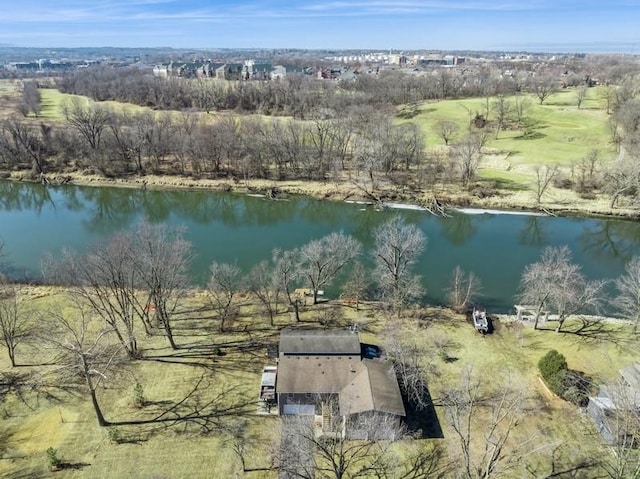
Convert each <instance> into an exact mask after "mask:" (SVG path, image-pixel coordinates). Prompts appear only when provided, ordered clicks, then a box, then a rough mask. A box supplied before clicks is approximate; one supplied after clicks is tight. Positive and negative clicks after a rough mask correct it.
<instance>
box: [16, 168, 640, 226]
mask: <svg viewBox="0 0 640 479" xmlns="http://www.w3.org/2000/svg"><path fill="white" fill-rule="evenodd" d="M6 179H8V180H15V181H41V182H44V183H48V184H74V185H79V186H118V187H128V188H155V189H158V188H172V189H173V188H180V189H205V190H217V191H231V192H235V193H249V194H264V195H265V196H267V197H270V198H281V197H285V196H287V195H304V196H309V197H313V198H317V199H323V200H331V201H345V200H350V201H364V202H373V200H372V198H371V197H370V196H367V194H366V193H364V192H363V189H362V188H360V187H358V186H357V185H356V184H355V183H353V182H351V181H349V180H348V179H346V178H345V179H344V180H339V181H324V182H321V181H303V180H282V181H276V180H265V179H250V180H237V179H227V178H222V179H194V178H191V177H186V176H168V175H145V176H130V177H125V178H105V177H103V176H99V175H90V174H83V173H82V172H69V173H62V174H52V175H47V176H44V177H42V178H38V179H36V180H34V179H31V178H29V177H28V176H27V175H26V174H24V173H23V172H18V173H12V174H11V175H9V176H8V177H7V178H6ZM375 195H376V197H378V198H380V199H381V200H382V201H383V202H390V203H391V202H392V203H396V204H397V203H405V204H407V205H414V206H421V207H426V208H427V209H430V208H431V207H432V205H433V204H434V203H436V202H437V204H438V205H443V206H444V207H448V208H472V209H488V210H503V211H528V212H542V213H545V214H551V215H563V216H574V215H575V216H595V217H612V218H626V219H638V218H639V217H640V211H638V210H637V209H634V208H630V207H615V208H611V207H610V198H609V197H608V196H607V195H604V194H596V195H594V196H593V197H590V198H584V197H581V196H580V195H578V194H577V193H575V192H574V191H571V190H566V189H560V188H555V187H553V186H550V187H549V190H548V192H547V193H546V194H545V196H544V198H543V201H541V202H540V204H538V203H537V202H536V198H535V195H534V194H533V192H532V191H525V190H520V189H517V190H509V189H504V188H503V189H499V188H496V189H493V188H491V186H490V183H482V182H479V183H477V185H476V186H475V187H473V188H471V189H468V190H464V189H462V188H461V187H460V186H458V185H453V184H444V185H443V184H438V185H433V186H431V187H429V188H424V189H421V190H417V191H410V190H409V189H407V188H400V187H396V186H393V185H387V186H383V187H381V188H379V189H378V190H376V192H375Z"/></svg>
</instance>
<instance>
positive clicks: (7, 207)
mask: <svg viewBox="0 0 640 479" xmlns="http://www.w3.org/2000/svg"><path fill="white" fill-rule="evenodd" d="M393 215H402V216H403V217H404V218H405V219H406V220H407V221H408V222H410V223H412V224H415V225H417V226H418V227H419V228H420V229H422V231H424V233H425V234H426V236H427V248H426V250H425V252H424V253H423V255H422V257H421V258H420V261H419V263H418V265H417V272H418V273H419V274H421V275H422V277H423V281H424V285H425V287H426V289H427V292H428V293H427V298H426V300H427V301H429V302H431V303H436V304H439V303H442V302H443V301H444V293H445V289H446V288H447V286H448V283H449V281H450V275H451V271H452V270H453V268H454V267H455V266H456V265H460V266H461V267H462V268H463V269H464V270H466V271H473V272H474V273H475V274H476V275H477V276H478V277H479V278H480V280H481V281H482V285H483V288H482V293H483V294H482V297H481V298H480V302H482V304H483V305H485V306H486V307H487V308H488V309H490V310H491V311H495V312H507V311H509V310H510V308H511V307H512V305H513V297H514V295H515V294H516V293H517V288H518V282H519V279H520V276H521V274H522V271H523V269H524V267H525V266H526V265H527V264H528V263H531V262H533V261H535V260H536V259H537V258H538V257H539V255H540V252H541V250H542V249H543V248H544V247H545V246H547V245H557V246H561V245H568V246H569V247H570V248H571V250H572V253H573V259H574V261H575V262H577V263H579V264H580V265H581V266H582V268H583V272H584V273H585V274H586V275H587V276H588V277H589V278H593V279H596V278H602V279H610V278H615V277H617V276H618V275H620V273H621V272H622V271H623V269H624V264H625V262H626V261H628V260H629V259H630V257H631V256H632V255H633V254H638V252H640V224H639V223H638V222H632V221H624V220H614V219H593V218H553V217H536V216H525V215H500V214H483V215H468V214H455V215H454V216H452V217H450V218H437V217H435V216H433V215H431V214H429V213H427V212H422V211H414V210H384V211H375V210H373V209H371V208H366V207H364V206H362V205H357V204H348V203H336V202H328V201H319V200H314V199H310V198H305V197H294V198H291V199H289V200H286V201H270V200H265V199H263V198H256V197H252V196H247V195H240V194H232V193H221V192H212V191H203V190H153V189H146V190H142V189H134V188H117V187H80V186H73V185H65V186H46V187H45V186H42V185H38V184H30V183H19V182H8V181H0V238H2V239H3V240H4V242H5V255H6V257H5V259H4V260H5V263H6V264H5V265H4V266H3V269H4V270H5V271H6V272H7V273H8V274H9V275H10V276H11V277H13V278H15V279H25V278H38V276H39V271H40V264H41V260H42V258H43V255H44V254H45V253H53V254H54V255H55V254H56V253H59V252H60V251H61V250H62V249H63V248H73V249H76V250H84V249H85V248H87V247H88V245H90V244H92V243H93V242H95V241H98V240H99V239H102V238H105V237H108V236H109V235H111V234H112V233H114V232H116V231H119V230H123V229H131V228H133V227H135V226H136V225H137V224H138V223H139V222H141V221H143V220H147V221H149V222H152V223H167V224H169V225H181V226H184V227H185V228H186V231H187V233H186V236H187V237H188V239H189V240H190V241H191V242H192V243H193V245H194V249H195V252H196V255H197V256H196V261H195V262H194V265H193V268H192V277H193V281H194V284H200V285H202V284H205V283H206V278H207V271H208V267H209V264H211V262H212V261H214V260H217V261H225V262H234V261H236V262H237V263H238V265H239V266H240V267H242V268H243V269H245V270H248V269H249V268H250V267H251V266H252V265H253V264H255V263H257V262H258V261H260V260H262V259H268V258H269V257H270V255H271V251H272V250H273V249H274V248H281V249H290V248H294V247H297V246H301V245H302V244H304V243H306V242H308V241H309V240H311V239H316V238H320V237H322V236H324V235H326V234H328V233H330V232H332V231H343V232H344V233H347V234H352V235H354V236H355V237H356V238H358V239H359V240H360V241H361V242H362V243H363V245H364V251H365V255H366V252H367V251H369V250H370V249H371V248H372V246H373V237H372V233H373V230H374V228H375V227H376V226H378V225H380V224H382V223H384V222H385V221H386V220H388V219H389V218H391V217H392V216H393ZM327 293H328V294H329V295H331V294H335V289H331V288H328V291H327Z"/></svg>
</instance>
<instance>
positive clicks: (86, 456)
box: [0, 289, 637, 479]
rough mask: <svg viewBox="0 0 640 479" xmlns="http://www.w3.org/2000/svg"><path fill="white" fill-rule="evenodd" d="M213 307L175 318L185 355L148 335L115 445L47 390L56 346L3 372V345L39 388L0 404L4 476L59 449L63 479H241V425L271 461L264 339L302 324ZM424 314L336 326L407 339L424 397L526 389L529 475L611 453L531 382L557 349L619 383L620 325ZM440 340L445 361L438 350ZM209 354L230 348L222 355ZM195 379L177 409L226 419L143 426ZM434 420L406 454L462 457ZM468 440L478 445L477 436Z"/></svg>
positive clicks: (245, 309) (60, 301)
mask: <svg viewBox="0 0 640 479" xmlns="http://www.w3.org/2000/svg"><path fill="white" fill-rule="evenodd" d="M27 298H29V302H30V303H31V304H32V305H33V306H34V307H35V308H37V309H38V310H40V311H43V312H46V311H47V309H48V308H50V307H51V306H52V305H55V306H56V307H58V308H60V307H62V305H64V304H66V301H67V300H66V299H65V298H66V296H65V295H64V294H63V293H61V292H59V291H55V290H54V292H51V291H46V290H45V292H44V293H43V292H42V289H40V290H36V292H35V293H31V295H30V296H27ZM206 305H207V302H206V301H205V298H204V297H203V296H202V295H199V294H194V295H192V296H190V298H189V300H188V302H187V304H186V305H185V310H184V313H183V314H182V315H181V316H180V318H179V319H178V320H177V322H176V327H175V334H176V341H177V342H178V344H179V345H181V346H182V348H181V349H180V350H178V351H172V350H170V349H169V348H168V347H167V344H166V341H165V339H164V338H162V337H161V336H160V335H156V336H152V337H148V338H147V337H144V335H143V334H142V332H140V334H139V340H140V342H141V343H142V345H143V347H144V350H145V359H144V360H138V361H134V362H132V363H130V364H129V365H128V366H127V367H126V368H125V369H122V370H121V372H120V373H119V374H118V375H116V376H113V377H110V378H109V381H107V382H105V383H104V388H101V389H100V390H99V400H100V403H101V405H102V407H103V412H104V414H105V416H106V418H107V420H109V421H112V422H114V423H119V422H120V423H125V422H132V421H133V422H136V421H138V424H121V425H119V426H116V428H117V431H118V433H119V434H120V436H121V441H120V443H114V442H113V438H112V437H111V438H110V436H109V429H111V430H113V427H111V428H101V427H99V426H98V425H97V422H96V419H95V415H94V412H93V409H92V407H91V403H90V401H89V398H88V396H87V394H86V393H83V390H82V389H81V388H78V389H76V390H67V389H66V388H64V387H63V386H65V385H64V384H56V383H55V382H52V381H53V378H55V377H56V376H55V375H54V372H55V368H56V367H55V366H53V365H49V366H47V365H40V366H35V364H40V363H47V362H48V361H49V360H50V359H51V358H52V352H51V351H49V350H48V349H47V348H45V347H42V345H41V344H30V345H24V346H21V347H20V348H19V350H18V355H17V359H18V362H19V363H21V364H32V365H33V366H24V365H23V366H20V367H18V368H14V369H11V368H10V367H9V366H8V363H7V360H6V357H5V354H4V351H1V353H2V356H0V371H1V372H2V373H9V372H12V373H16V374H29V373H34V374H35V376H34V381H35V380H37V381H39V382H40V384H41V386H40V387H39V388H38V389H37V390H30V389H29V388H28V387H25V389H24V390H23V391H21V392H22V395H20V396H19V395H14V394H8V395H7V396H6V397H5V398H4V401H3V402H2V403H0V412H1V413H2V419H1V420H0V421H1V422H0V431H1V434H2V449H1V450H2V456H1V460H0V476H2V477H49V476H48V475H49V474H50V472H48V464H47V458H46V454H45V451H46V450H47V448H49V447H53V448H55V449H57V451H58V455H59V456H60V458H61V459H62V460H63V461H64V462H65V463H66V464H67V467H66V468H65V469H63V470H62V471H59V472H56V473H55V475H56V477H64V478H83V477H104V478H112V477H113V478H122V477H136V478H148V479H152V478H159V477H171V478H173V477H190V478H200V477H202V478H211V477H215V478H218V477H219V478H228V477H235V475H236V474H237V475H238V477H243V473H242V468H241V464H240V460H239V459H238V456H237V455H236V454H235V453H234V451H233V449H232V443H231V441H230V439H229V435H228V434H225V433H224V430H225V429H226V428H228V427H229V426H230V425H231V424H234V423H237V422H238V421H243V424H244V426H243V431H244V433H245V435H246V436H247V437H249V438H251V441H250V442H249V443H248V445H247V451H248V454H247V458H248V463H247V466H248V467H255V468H260V467H266V466H268V465H269V464H270V455H269V451H270V450H271V448H272V446H273V445H274V444H277V443H278V440H279V438H278V432H277V431H278V427H277V424H278V422H277V418H276V417H274V416H260V415H256V414H255V412H256V408H255V402H254V398H255V397H256V395H257V392H258V387H259V380H260V379H259V378H260V371H261V369H262V366H263V365H264V364H266V363H268V362H270V361H272V360H269V359H268V358H266V356H265V352H266V345H267V344H274V343H275V342H277V340H278V334H279V329H280V328H283V327H287V326H296V325H295V323H294V322H293V319H292V318H291V316H290V315H289V314H288V313H282V314H280V315H279V316H278V318H277V327H275V328H274V327H270V326H269V325H268V323H267V321H265V319H264V317H263V316H261V315H260V314H256V311H255V307H254V306H252V305H251V303H250V302H248V298H246V297H245V298H244V299H242V305H241V308H240V316H239V318H238V319H237V320H235V321H234V322H232V323H230V326H231V331H230V332H228V333H224V334H223V333H219V332H218V331H217V326H218V324H217V321H216V320H215V316H214V314H213V313H212V312H211V310H209V309H208V308H206ZM203 306H205V309H203V308H202V307H203ZM327 306H331V304H330V303H329V304H324V305H318V306H313V307H309V308H308V309H306V310H305V311H304V313H303V320H304V321H305V322H304V323H302V326H303V327H310V326H318V318H321V317H325V318H326V316H325V315H324V313H323V310H324V308H326V307H327ZM336 306H337V304H336ZM417 316H419V317H421V319H420V320H417V319H416V318H411V319H401V320H398V319H396V318H393V319H389V318H385V317H384V316H383V315H381V313H380V311H379V310H378V309H377V308H376V306H375V304H365V305H364V307H363V308H362V309H361V310H360V311H357V312H356V311H355V310H354V309H353V308H352V307H344V306H342V307H341V308H340V314H338V315H337V317H336V318H337V319H334V320H333V321H334V323H332V326H333V327H338V328H343V327H344V326H345V325H346V324H349V323H350V322H352V321H357V322H358V323H359V324H360V325H361V327H362V331H363V333H362V334H361V341H365V342H371V343H373V344H379V345H384V341H385V338H387V337H388V336H389V335H396V336H397V337H398V338H400V341H401V342H403V343H407V344H412V345H417V346H418V350H419V351H420V353H419V354H420V361H421V362H422V363H423V364H428V365H429V367H428V370H429V371H430V373H429V377H428V381H429V389H430V393H431V396H432V398H433V400H434V402H435V403H436V404H437V403H438V402H439V401H440V398H441V397H442V395H443V394H444V393H446V392H447V391H448V390H449V389H450V388H452V387H454V386H455V385H456V384H458V383H459V381H460V377H461V375H462V374H463V371H465V370H467V369H469V368H471V369H473V371H474V374H476V377H479V378H483V382H484V384H485V385H486V388H488V390H494V389H493V388H496V387H497V388H500V387H504V386H507V384H514V383H517V384H520V385H521V387H522V388H523V391H524V402H523V409H524V411H525V415H524V416H523V419H522V421H521V423H520V424H519V426H518V427H517V429H516V430H515V431H514V436H513V438H514V440H520V439H523V438H528V437H535V438H537V439H536V452H535V454H532V455H529V456H527V458H526V461H525V462H526V464H527V465H528V466H529V467H530V468H534V469H536V470H538V471H543V470H545V468H547V467H548V466H549V456H550V451H551V450H552V448H553V447H555V446H556V445H563V448H564V449H563V451H564V452H565V454H566V455H567V457H566V458H565V459H566V461H568V462H567V464H570V463H571V461H578V460H579V459H580V458H583V457H585V456H588V455H590V454H602V451H603V450H604V449H603V447H602V445H601V444H600V441H599V439H598V437H599V436H598V435H597V434H596V431H595V427H594V426H593V425H592V424H591V423H590V422H589V420H588V419H587V418H586V416H585V415H584V414H582V413H581V412H580V411H579V409H578V408H576V407H575V406H572V405H570V404H569V403H567V402H565V401H563V400H560V399H559V398H556V397H554V396H553V395H549V393H548V392H547V391H546V390H545V388H544V386H542V385H541V383H540V381H539V379H538V378H537V368H536V364H537V361H538V360H539V358H540V357H541V356H542V355H544V354H545V353H546V352H547V351H548V350H549V349H551V348H555V349H557V350H559V351H560V352H562V353H563V354H564V355H565V356H566V357H567V359H568V363H569V367H570V368H572V369H576V370H579V371H583V372H585V373H586V374H588V375H590V376H592V377H593V378H594V380H595V381H596V383H602V382H606V381H609V380H612V379H614V378H615V377H616V375H617V371H618V369H619V368H621V367H624V366H626V365H628V364H629V363H630V362H632V361H634V360H637V353H636V352H635V348H634V340H633V338H632V337H631V336H630V334H629V331H628V330H627V329H626V328H625V327H623V326H618V325H612V324H605V325H603V327H602V329H601V330H600V331H598V332H593V333H590V334H584V335H577V334H556V333H554V332H552V331H533V330H532V329H531V328H530V327H527V326H525V327H522V325H521V324H517V325H516V324H512V323H509V322H496V326H497V327H496V331H495V333H494V334H491V335H488V336H484V337H483V336H480V335H479V334H478V333H476V332H475V331H474V329H473V327H472V326H471V325H470V324H469V323H468V322H467V321H466V320H465V318H464V317H462V316H456V315H453V314H452V313H450V312H448V311H447V310H442V309H432V310H424V311H423V312H421V313H419V314H417ZM576 325H577V323H573V325H572V324H568V325H567V329H569V330H571V329H572V327H573V328H574V330H575V327H576ZM298 326H299V325H298ZM550 327H552V325H550ZM443 344H445V345H446V346H444V347H445V348H446V352H447V356H448V358H449V360H447V361H444V360H442V359H441V356H440V355H439V354H436V353H437V351H438V350H439V349H440V348H442V347H443V346H442V345H443ZM215 348H219V350H220V352H221V353H222V354H216V353H215V351H216V349H215ZM200 380H202V381H203V382H202V386H203V387H201V388H200V390H199V392H198V394H197V395H196V396H195V397H194V398H192V400H190V401H189V402H188V403H184V405H183V406H180V407H179V408H178V409H176V411H181V412H183V413H184V412H186V411H189V410H190V409H189V407H191V406H193V405H198V404H199V405H204V404H208V403H210V405H209V406H207V407H206V408H204V409H203V412H204V410H206V411H207V412H218V413H219V416H218V417H217V418H216V419H215V421H214V422H213V423H211V424H209V425H208V426H203V425H202V424H200V423H189V424H187V423H182V422H178V423H173V422H160V421H151V422H149V423H142V422H140V421H144V420H150V419H153V418H154V417H156V416H157V415H158V414H159V413H160V412H161V411H163V410H166V409H168V408H169V407H172V406H174V405H176V404H178V403H179V402H180V401H181V399H182V398H184V397H185V396H186V395H187V393H188V392H189V391H191V390H192V388H193V387H194V384H196V383H197V382H198V381H200ZM136 382H139V383H140V384H142V385H143V387H144V396H145V400H146V404H145V405H144V406H143V407H136V406H135V405H134V385H135V383H136ZM46 393H50V396H47V395H46ZM194 401H195V402H194ZM187 404H189V405H190V406H187ZM435 413H436V421H437V422H438V423H439V426H440V427H441V428H442V432H443V435H444V438H443V439H424V440H407V441H408V442H401V443H399V444H397V445H396V447H397V448H399V449H400V450H402V449H403V448H406V447H412V446H413V445H415V444H416V441H426V443H425V444H429V443H434V444H436V443H437V444H440V445H442V446H443V447H444V448H445V449H446V450H447V451H448V457H447V460H451V461H454V462H455V460H456V457H457V454H458V449H457V448H458V446H457V442H456V439H455V434H454V432H453V430H452V429H451V427H450V426H449V425H448V424H447V421H446V418H445V413H444V410H443V409H442V408H441V407H440V406H437V407H436V408H435ZM211 426H213V427H211ZM112 434H113V433H112ZM474 434H478V436H476V437H482V431H481V430H480V429H478V430H476V431H475V433H474ZM410 443H411V444H410ZM507 447H509V446H507ZM525 462H523V464H524V463H525ZM593 472H595V471H593ZM521 473H523V469H522V468H520V469H517V470H514V475H513V476H511V477H523V476H521V475H520V474H521ZM244 477H254V478H258V479H259V478H274V479H275V477H277V473H276V472H275V471H271V472H266V471H259V472H252V473H251V474H250V475H245V476H244Z"/></svg>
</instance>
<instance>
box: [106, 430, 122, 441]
mask: <svg viewBox="0 0 640 479" xmlns="http://www.w3.org/2000/svg"><path fill="white" fill-rule="evenodd" d="M108 434H109V441H111V444H120V443H121V442H122V432H121V431H120V429H118V428H117V427H113V426H112V427H110V428H109V429H108Z"/></svg>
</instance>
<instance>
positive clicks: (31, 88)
mask: <svg viewBox="0 0 640 479" xmlns="http://www.w3.org/2000/svg"><path fill="white" fill-rule="evenodd" d="M20 110H21V111H22V113H23V114H24V116H27V115H28V114H29V113H33V114H34V116H35V117H36V118H38V116H39V115H40V111H41V110H42V104H41V103H40V91H39V90H38V84H37V83H36V82H35V81H26V82H24V84H23V87H22V100H21V102H20Z"/></svg>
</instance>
